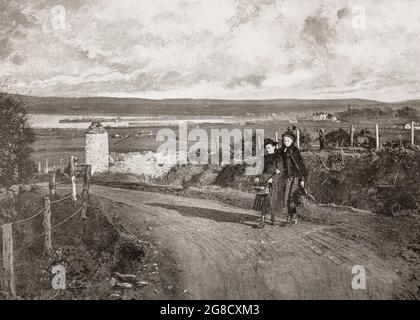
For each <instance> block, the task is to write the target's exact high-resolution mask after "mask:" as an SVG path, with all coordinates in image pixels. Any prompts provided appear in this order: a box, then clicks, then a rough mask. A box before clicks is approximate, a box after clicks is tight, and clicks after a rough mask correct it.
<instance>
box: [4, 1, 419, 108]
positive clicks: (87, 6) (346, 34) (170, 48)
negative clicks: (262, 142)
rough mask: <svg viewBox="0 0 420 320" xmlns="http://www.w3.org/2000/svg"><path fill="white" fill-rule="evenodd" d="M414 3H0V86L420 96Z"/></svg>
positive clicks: (35, 91)
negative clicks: (7, 84)
mask: <svg viewBox="0 0 420 320" xmlns="http://www.w3.org/2000/svg"><path fill="white" fill-rule="evenodd" d="M419 30H420V1H417V0H359V1H353V0H347V1H344V0H335V1H319V0H118V1H114V0H65V1H55V0H37V1H29V0H15V1H10V0H0V80H4V81H8V82H9V83H12V84H13V86H14V87H15V88H16V89H17V90H18V91H19V92H21V93H28V94H32V95H37V96H66V97H81V96H114V97H139V98H153V99H163V98H218V99H280V98H296V99H325V98H366V99H376V100H382V101H400V100H407V99H414V98H420V93H419V92H420V77H419V72H420V58H419V57H420V33H419Z"/></svg>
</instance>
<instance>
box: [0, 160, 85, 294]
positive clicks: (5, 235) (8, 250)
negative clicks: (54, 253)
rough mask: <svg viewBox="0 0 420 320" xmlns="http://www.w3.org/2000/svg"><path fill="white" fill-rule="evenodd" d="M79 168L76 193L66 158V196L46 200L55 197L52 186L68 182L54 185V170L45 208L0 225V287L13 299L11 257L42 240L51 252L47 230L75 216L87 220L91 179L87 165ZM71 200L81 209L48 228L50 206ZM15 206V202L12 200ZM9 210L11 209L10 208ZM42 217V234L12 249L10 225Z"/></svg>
mask: <svg viewBox="0 0 420 320" xmlns="http://www.w3.org/2000/svg"><path fill="white" fill-rule="evenodd" d="M81 167H82V168H83V174H84V178H83V182H82V183H83V187H82V188H81V189H80V191H79V192H77V186H76V183H77V182H79V183H80V181H79V180H78V179H76V177H75V176H76V173H77V171H76V165H75V161H74V157H71V158H70V181H71V186H72V192H71V193H70V194H68V195H65V196H63V197H62V198H60V199H57V200H54V201H50V197H51V196H53V195H55V190H56V186H57V185H58V184H64V183H68V181H63V182H60V183H56V181H55V180H56V179H55V174H56V171H55V170H54V171H53V172H52V175H51V180H50V183H49V189H50V193H49V195H46V196H45V205H44V206H43V208H42V209H41V210H39V211H37V212H36V213H35V214H33V215H31V216H30V217H27V218H23V219H20V220H16V221H11V222H8V223H4V224H3V225H1V226H0V229H1V230H2V257H0V263H1V264H2V267H3V272H2V278H1V280H2V286H3V287H7V288H8V290H10V292H11V294H12V295H13V296H16V285H15V272H14V258H15V256H16V254H18V253H20V252H22V251H24V250H26V249H28V248H30V247H31V246H32V245H33V244H35V243H36V242H37V241H39V240H40V239H41V238H42V237H44V246H45V251H46V252H47V253H49V252H50V251H51V250H52V241H51V231H52V230H55V229H56V228H58V227H59V226H62V225H63V224H65V223H66V222H68V221H69V220H70V219H72V218H73V217H75V216H76V215H78V214H80V215H81V218H82V219H85V218H87V216H86V210H87V204H88V201H89V185H90V176H91V166H90V165H83V166H81ZM69 199H72V200H73V201H74V203H76V202H77V199H81V200H82V203H81V206H80V207H79V208H78V209H76V210H75V211H74V212H72V213H71V214H70V215H69V216H68V217H66V218H65V219H64V220H62V221H60V222H58V223H56V224H55V225H53V226H51V205H52V204H57V203H62V202H64V201H66V200H69ZM14 203H15V201H14ZM13 210H15V209H14V208H13ZM40 215H43V223H42V224H43V227H44V231H43V232H41V233H40V234H38V235H37V236H35V238H34V239H33V240H31V241H30V242H29V243H26V244H24V245H22V246H21V247H20V248H19V249H18V250H14V246H13V230H14V226H16V225H18V224H23V223H25V222H28V221H31V220H33V219H35V218H36V217H38V216H40Z"/></svg>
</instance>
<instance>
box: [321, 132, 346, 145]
mask: <svg viewBox="0 0 420 320" xmlns="http://www.w3.org/2000/svg"><path fill="white" fill-rule="evenodd" d="M325 144H326V145H327V146H328V147H347V146H349V145H350V134H349V133H348V132H347V131H345V130H344V129H342V128H340V129H338V130H335V131H331V132H329V133H327V134H326V135H325Z"/></svg>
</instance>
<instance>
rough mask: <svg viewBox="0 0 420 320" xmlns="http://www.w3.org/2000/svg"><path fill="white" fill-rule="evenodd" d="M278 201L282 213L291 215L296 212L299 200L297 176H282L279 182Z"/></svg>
mask: <svg viewBox="0 0 420 320" xmlns="http://www.w3.org/2000/svg"><path fill="white" fill-rule="evenodd" d="M279 188H280V193H281V197H280V201H281V207H282V211H283V213H286V214H289V215H292V214H295V213H296V208H297V206H299V205H300V201H299V179H298V178H297V177H290V178H283V179H281V180H280V183H279Z"/></svg>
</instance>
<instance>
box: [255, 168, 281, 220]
mask: <svg viewBox="0 0 420 320" xmlns="http://www.w3.org/2000/svg"><path fill="white" fill-rule="evenodd" d="M272 179H273V183H272V184H271V187H270V192H269V194H266V195H265V194H264V195H261V194H257V195H256V196H255V200H254V210H256V211H260V212H268V211H270V210H272V211H273V212H274V213H278V212H280V210H281V208H282V206H281V192H280V191H281V190H280V179H279V176H274V177H273V178H272Z"/></svg>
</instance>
